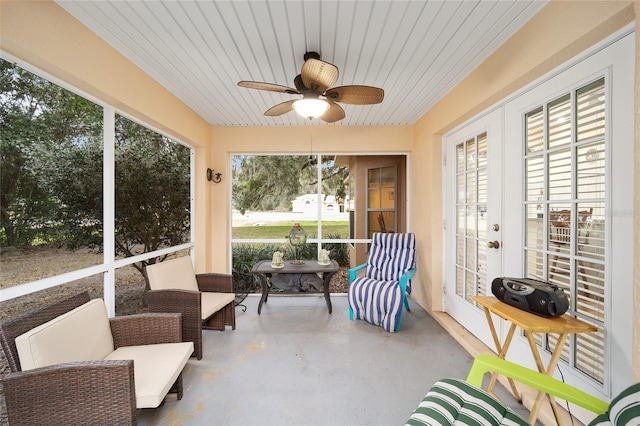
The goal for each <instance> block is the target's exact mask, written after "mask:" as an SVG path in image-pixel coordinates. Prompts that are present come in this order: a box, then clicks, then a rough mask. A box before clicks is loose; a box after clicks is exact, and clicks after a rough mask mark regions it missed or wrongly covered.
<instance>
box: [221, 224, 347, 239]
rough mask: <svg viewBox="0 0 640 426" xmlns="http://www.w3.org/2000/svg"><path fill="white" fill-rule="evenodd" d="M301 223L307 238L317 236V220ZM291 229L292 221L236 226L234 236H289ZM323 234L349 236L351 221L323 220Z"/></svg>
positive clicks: (246, 237)
mask: <svg viewBox="0 0 640 426" xmlns="http://www.w3.org/2000/svg"><path fill="white" fill-rule="evenodd" d="M300 225H301V226H302V227H303V228H304V230H305V231H306V232H307V238H315V237H317V234H318V232H317V231H318V222H317V221H306V222H305V221H303V222H300ZM290 230H291V222H282V223H272V224H268V225H260V226H234V227H233V230H232V237H233V238H244V239H250V238H287V236H288V235H289V231H290ZM322 235H323V236H324V237H325V238H327V237H331V238H336V237H337V236H339V237H340V238H348V237H349V222H347V221H332V222H331V221H323V222H322Z"/></svg>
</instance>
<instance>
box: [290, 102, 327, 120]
mask: <svg viewBox="0 0 640 426" xmlns="http://www.w3.org/2000/svg"><path fill="white" fill-rule="evenodd" d="M293 109H295V110H296V112H297V113H298V114H300V115H301V116H302V117H305V118H308V119H312V118H318V117H320V116H321V115H322V114H324V113H325V112H326V111H327V110H328V109H329V103H328V102H327V101H324V100H322V99H309V98H303V99H299V100H297V101H295V102H294V103H293Z"/></svg>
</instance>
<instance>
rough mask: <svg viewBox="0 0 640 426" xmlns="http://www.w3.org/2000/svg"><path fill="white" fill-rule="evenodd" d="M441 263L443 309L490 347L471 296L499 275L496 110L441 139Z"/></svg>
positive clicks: (499, 140)
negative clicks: (443, 237)
mask: <svg viewBox="0 0 640 426" xmlns="http://www.w3.org/2000/svg"><path fill="white" fill-rule="evenodd" d="M444 143H445V152H446V164H447V177H446V181H447V191H446V194H448V197H450V198H449V199H448V200H447V204H446V206H447V207H446V208H447V214H446V218H447V219H446V230H447V239H446V241H447V244H446V250H447V255H446V259H447V263H446V287H445V289H444V293H445V310H446V311H447V312H448V313H449V314H450V315H451V316H452V317H454V318H455V319H456V320H457V321H459V322H460V323H461V324H462V325H463V326H464V327H465V328H467V329H468V330H469V331H471V332H472V333H473V334H474V335H476V336H478V337H479V338H480V339H481V340H483V341H484V342H485V343H486V344H487V345H490V346H493V343H492V340H491V334H490V332H489V329H488V328H487V322H486V319H485V317H484V313H483V311H482V310H481V309H479V308H478V306H477V305H476V303H475V302H474V301H473V299H472V298H473V296H476V295H486V294H487V293H488V294H491V292H490V287H491V279H492V278H493V277H496V276H498V275H500V272H501V271H502V248H501V240H502V225H501V222H502V201H501V197H502V189H501V188H502V179H501V163H502V159H501V155H502V151H503V150H502V111H501V109H496V110H494V111H493V112H491V113H488V114H486V115H485V116H483V117H481V118H479V119H477V120H475V121H474V122H473V123H470V124H468V125H467V126H465V127H464V128H462V129H460V130H457V131H455V132H453V133H451V134H449V135H447V136H446V138H445V141H444Z"/></svg>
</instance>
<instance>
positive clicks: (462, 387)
mask: <svg viewBox="0 0 640 426" xmlns="http://www.w3.org/2000/svg"><path fill="white" fill-rule="evenodd" d="M406 424H407V425H411V426H417V425H429V426H436V425H464V426H476V425H478V426H480V425H482V426H499V425H514V426H515V425H519V426H528V425H529V423H527V422H526V421H525V420H523V419H522V418H521V417H519V416H518V415H517V414H515V413H514V412H513V411H512V410H511V409H510V408H509V407H507V406H505V405H504V404H502V403H501V402H499V401H498V400H496V399H495V398H493V397H492V396H491V395H489V394H488V393H487V392H485V391H484V390H482V389H478V388H477V387H475V386H472V385H470V384H468V383H467V382H465V381H463V380H458V379H442V380H440V381H439V382H436V383H435V384H434V385H433V386H432V387H431V389H429V392H428V393H427V395H426V396H425V397H424V399H423V400H422V402H421V403H420V405H419V406H418V408H416V409H415V410H414V411H413V413H412V414H411V416H410V417H409V420H407V423H406Z"/></svg>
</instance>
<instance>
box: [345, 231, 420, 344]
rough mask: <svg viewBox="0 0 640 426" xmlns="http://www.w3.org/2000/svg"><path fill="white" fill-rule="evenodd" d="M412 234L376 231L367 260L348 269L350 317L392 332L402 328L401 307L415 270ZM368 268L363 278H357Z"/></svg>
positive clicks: (405, 302) (414, 238)
mask: <svg viewBox="0 0 640 426" xmlns="http://www.w3.org/2000/svg"><path fill="white" fill-rule="evenodd" d="M415 256H416V237H415V235H414V234H413V233H404V234H402V233H381V232H376V233H374V234H373V241H372V243H371V247H370V248H369V257H368V259H367V263H364V264H362V265H359V266H356V267H355V268H351V269H349V318H350V319H351V320H353V319H363V320H366V321H368V322H370V323H372V324H375V325H378V326H380V327H382V328H384V329H385V330H387V331H389V332H394V331H398V330H400V321H401V320H402V306H403V305H404V306H405V307H406V309H407V311H408V310H409V302H408V301H407V294H410V293H411V278H412V277H413V275H414V274H415V272H416V269H415ZM365 267H366V268H367V269H366V275H365V276H364V277H356V274H357V272H358V271H360V270H362V269H364V268H365Z"/></svg>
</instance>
